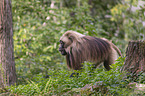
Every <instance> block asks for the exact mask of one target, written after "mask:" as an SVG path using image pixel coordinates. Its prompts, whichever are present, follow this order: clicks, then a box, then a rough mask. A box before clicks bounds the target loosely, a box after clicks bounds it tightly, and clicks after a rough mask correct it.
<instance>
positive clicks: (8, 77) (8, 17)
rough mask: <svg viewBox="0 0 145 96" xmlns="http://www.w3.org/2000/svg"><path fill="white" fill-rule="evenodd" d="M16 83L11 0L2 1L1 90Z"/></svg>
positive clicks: (0, 23) (0, 8)
mask: <svg viewBox="0 0 145 96" xmlns="http://www.w3.org/2000/svg"><path fill="white" fill-rule="evenodd" d="M14 83H16V72H15V62H14V52H13V28H12V7H11V0H0V88H4V87H6V86H10V85H13V84H14Z"/></svg>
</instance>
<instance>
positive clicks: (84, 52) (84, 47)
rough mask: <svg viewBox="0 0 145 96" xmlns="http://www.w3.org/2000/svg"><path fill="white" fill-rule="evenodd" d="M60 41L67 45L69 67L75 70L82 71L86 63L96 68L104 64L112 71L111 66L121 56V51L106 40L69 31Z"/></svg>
mask: <svg viewBox="0 0 145 96" xmlns="http://www.w3.org/2000/svg"><path fill="white" fill-rule="evenodd" d="M60 40H61V41H63V42H64V44H65V45H64V48H65V51H66V52H67V54H66V61H67V66H68V67H69V68H71V69H74V70H80V69H81V67H82V64H81V63H83V62H84V61H89V62H93V63H94V65H95V66H98V65H99V64H100V63H102V62H104V66H105V68H106V69H107V70H110V67H109V65H110V64H113V63H114V62H115V59H117V53H118V54H119V55H120V56H121V52H120V50H119V49H118V48H117V47H116V46H115V45H114V44H113V43H111V42H110V41H108V40H107V39H105V38H102V39H100V38H96V37H91V36H85V35H83V34H80V33H78V32H75V31H67V32H65V33H64V34H63V36H62V37H61V38H60Z"/></svg>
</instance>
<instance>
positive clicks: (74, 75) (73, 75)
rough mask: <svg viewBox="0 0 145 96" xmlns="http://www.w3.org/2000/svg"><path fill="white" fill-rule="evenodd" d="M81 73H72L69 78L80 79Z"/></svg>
mask: <svg viewBox="0 0 145 96" xmlns="http://www.w3.org/2000/svg"><path fill="white" fill-rule="evenodd" d="M78 75H79V73H72V74H71V75H70V76H69V77H78Z"/></svg>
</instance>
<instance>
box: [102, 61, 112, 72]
mask: <svg viewBox="0 0 145 96" xmlns="http://www.w3.org/2000/svg"><path fill="white" fill-rule="evenodd" d="M109 65H110V62H109V60H105V61H104V67H105V68H106V69H107V71H109V70H110V69H111V68H110V66H109Z"/></svg>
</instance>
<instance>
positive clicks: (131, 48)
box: [123, 41, 145, 75]
mask: <svg viewBox="0 0 145 96" xmlns="http://www.w3.org/2000/svg"><path fill="white" fill-rule="evenodd" d="M124 70H125V71H127V72H130V73H133V74H134V75H136V74H138V73H139V72H145V41H130V42H129V44H128V47H127V50H126V59H125V64H124V66H123V71H124Z"/></svg>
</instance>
